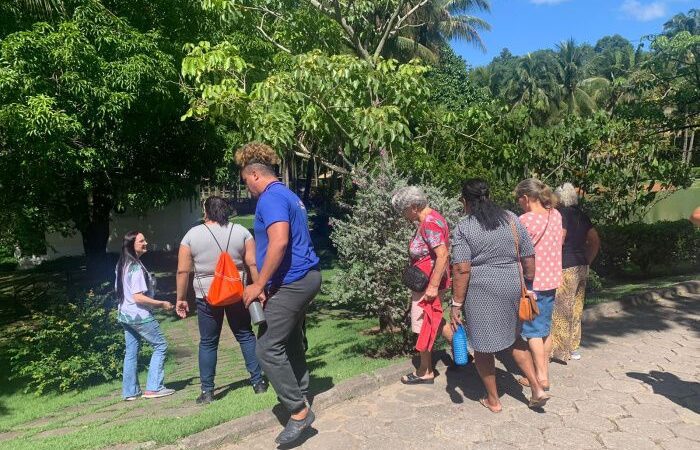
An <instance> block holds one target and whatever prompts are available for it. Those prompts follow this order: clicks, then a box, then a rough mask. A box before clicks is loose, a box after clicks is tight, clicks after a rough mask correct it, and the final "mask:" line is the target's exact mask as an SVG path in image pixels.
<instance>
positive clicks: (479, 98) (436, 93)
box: [426, 46, 491, 111]
mask: <svg viewBox="0 0 700 450" xmlns="http://www.w3.org/2000/svg"><path fill="white" fill-rule="evenodd" d="M426 80H427V82H428V85H429V86H430V99H429V101H430V102H431V103H432V104H433V105H434V106H441V107H443V108H445V109H446V110H447V111H460V110H464V109H465V108H468V107H469V106H470V105H473V104H474V103H482V102H486V101H489V100H491V98H490V96H489V95H488V94H487V92H486V91H485V90H483V89H479V87H478V86H477V85H476V84H475V83H474V82H473V81H472V80H471V79H470V77H469V67H468V66H467V63H466V61H465V60H464V58H462V57H461V56H459V55H458V54H456V53H455V51H454V50H452V48H451V47H450V46H445V47H443V48H441V49H440V58H439V59H438V62H437V63H436V64H435V65H433V66H432V68H431V69H430V71H429V72H428V74H427V75H426Z"/></svg>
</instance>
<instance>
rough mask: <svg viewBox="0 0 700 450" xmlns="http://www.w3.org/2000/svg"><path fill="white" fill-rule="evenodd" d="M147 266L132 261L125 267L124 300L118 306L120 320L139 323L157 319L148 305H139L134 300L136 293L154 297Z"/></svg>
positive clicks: (123, 278) (123, 279) (123, 281)
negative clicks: (147, 275) (146, 272)
mask: <svg viewBox="0 0 700 450" xmlns="http://www.w3.org/2000/svg"><path fill="white" fill-rule="evenodd" d="M145 271H146V269H145V267H143V265H142V264H139V263H131V264H129V265H128V266H127V267H125V268H124V274H123V275H122V284H123V286H124V300H123V301H122V302H121V303H119V306H118V307H117V311H118V318H117V319H118V320H119V322H121V323H126V324H139V323H146V322H151V321H153V320H155V318H154V317H153V314H152V313H151V310H150V309H148V307H146V306H143V305H139V304H138V303H136V302H135V301H134V294H139V293H143V294H144V295H146V296H148V297H151V298H153V297H154V296H155V292H154V289H153V284H152V283H150V277H149V282H147V281H146V276H145V275H144V272H145Z"/></svg>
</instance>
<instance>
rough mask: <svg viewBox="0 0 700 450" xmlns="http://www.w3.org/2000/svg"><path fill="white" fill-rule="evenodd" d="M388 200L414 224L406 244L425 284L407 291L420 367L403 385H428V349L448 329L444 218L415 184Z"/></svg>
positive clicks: (430, 372) (447, 335) (449, 332)
mask: <svg viewBox="0 0 700 450" xmlns="http://www.w3.org/2000/svg"><path fill="white" fill-rule="evenodd" d="M391 203H392V205H393V207H394V209H395V210H396V211H397V212H399V213H400V214H401V215H403V217H404V218H406V220H408V221H410V222H412V223H415V224H416V225H417V230H416V233H415V234H414V236H413V238H412V239H411V241H410V244H409V256H410V260H411V264H412V265H414V266H416V267H418V268H419V269H420V270H421V271H422V272H423V273H424V274H425V275H426V276H427V277H428V280H429V281H428V286H427V288H426V289H425V291H423V292H411V328H412V330H413V332H414V333H416V334H418V339H417V342H416V350H418V352H419V354H420V366H419V367H418V369H417V370H416V371H415V372H412V373H409V374H407V375H404V376H403V377H402V378H401V381H402V382H403V383H404V384H432V383H433V378H434V377H435V375H434V374H433V363H432V354H431V352H432V348H433V344H434V343H435V339H436V337H437V335H438V333H442V335H443V336H444V337H445V339H447V340H448V341H451V339H452V329H451V328H450V326H449V325H446V324H445V321H444V320H443V318H442V304H441V301H440V297H441V295H442V293H443V292H444V291H445V290H446V289H449V288H450V285H451V279H450V272H449V259H450V253H449V236H450V230H449V227H448V226H447V221H446V220H445V218H444V217H442V216H441V215H440V213H438V212H437V211H435V210H433V209H431V208H430V207H429V206H428V198H427V197H426V195H425V193H424V192H423V190H422V189H421V188H419V187H416V186H407V187H404V188H401V189H399V190H398V191H397V192H396V193H394V195H393V197H392V199H391Z"/></svg>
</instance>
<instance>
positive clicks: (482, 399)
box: [479, 398, 503, 414]
mask: <svg viewBox="0 0 700 450" xmlns="http://www.w3.org/2000/svg"><path fill="white" fill-rule="evenodd" d="M479 403H481V406H483V407H484V408H486V409H488V410H489V411H491V412H492V413H494V414H498V413H500V412H501V411H503V407H502V406H501V409H493V408H492V407H491V406H490V405H489V404H488V402H487V401H486V399H485V398H480V399H479Z"/></svg>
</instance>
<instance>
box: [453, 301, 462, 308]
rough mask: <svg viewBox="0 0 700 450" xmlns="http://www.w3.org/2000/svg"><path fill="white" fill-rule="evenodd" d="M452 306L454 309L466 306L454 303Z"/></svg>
mask: <svg viewBox="0 0 700 450" xmlns="http://www.w3.org/2000/svg"><path fill="white" fill-rule="evenodd" d="M450 306H452V307H453V308H461V307H462V306H464V303H455V302H452V305H450Z"/></svg>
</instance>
